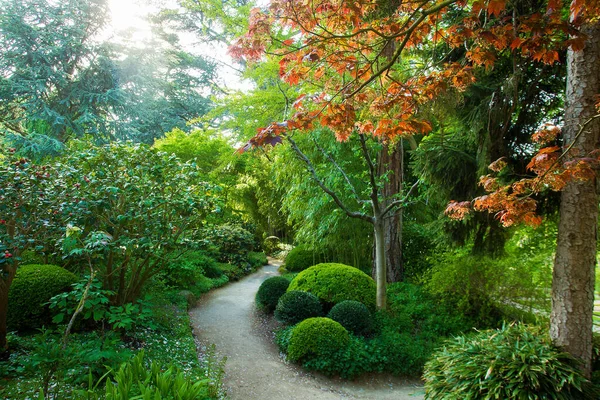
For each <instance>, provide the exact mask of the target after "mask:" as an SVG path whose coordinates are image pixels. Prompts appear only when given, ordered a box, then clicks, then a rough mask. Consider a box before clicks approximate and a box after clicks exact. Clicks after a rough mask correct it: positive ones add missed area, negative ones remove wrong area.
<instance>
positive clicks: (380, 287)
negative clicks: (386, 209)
mask: <svg viewBox="0 0 600 400" xmlns="http://www.w3.org/2000/svg"><path fill="white" fill-rule="evenodd" d="M373 226H374V229H375V269H376V275H375V282H376V283H377V309H378V310H385V308H386V307H387V304H386V303H387V301H386V300H387V296H386V287H387V281H386V276H385V275H386V268H385V239H384V238H385V234H384V229H383V223H382V221H381V219H380V218H378V217H375V220H374V223H373Z"/></svg>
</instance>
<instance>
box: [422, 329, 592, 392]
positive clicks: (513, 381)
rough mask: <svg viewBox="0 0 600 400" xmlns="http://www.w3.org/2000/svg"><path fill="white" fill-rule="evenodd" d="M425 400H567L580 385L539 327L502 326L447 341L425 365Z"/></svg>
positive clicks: (572, 369)
mask: <svg viewBox="0 0 600 400" xmlns="http://www.w3.org/2000/svg"><path fill="white" fill-rule="evenodd" d="M423 377H424V379H425V390H426V398H427V399H436V400H438V399H457V398H460V399H558V400H560V399H573V398H580V397H581V392H582V386H583V385H584V384H585V379H584V378H583V377H582V376H581V375H580V373H579V372H578V369H577V367H576V366H575V361H574V360H573V359H572V358H571V357H570V356H569V355H567V354H565V353H561V352H560V351H558V350H557V349H556V348H554V347H553V346H552V344H551V342H550V339H549V337H548V336H547V335H546V334H544V333H543V332H542V330H541V328H539V327H535V328H532V327H527V326H525V325H522V324H516V325H510V326H504V327H502V329H500V330H488V331H483V332H479V333H476V334H474V335H471V336H465V337H458V338H456V339H453V340H451V341H449V342H448V343H447V344H446V345H445V346H444V347H443V348H442V349H441V350H440V351H438V352H437V353H435V354H434V355H433V357H432V359H431V360H430V361H429V362H428V363H427V364H426V365H425V373H424V374H423Z"/></svg>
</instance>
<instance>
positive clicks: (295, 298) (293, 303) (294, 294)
mask: <svg viewBox="0 0 600 400" xmlns="http://www.w3.org/2000/svg"><path fill="white" fill-rule="evenodd" d="M322 315H323V306H322V305H321V302H320V301H319V299H318V298H317V296H315V295H314V294H312V293H309V292H302V291H298V290H292V291H288V292H287V293H285V294H284V295H283V296H281V298H280V299H279V302H278V303H277V307H276V308H275V319H277V320H278V321H279V322H282V323H284V324H289V325H294V324H297V323H298V322H301V321H304V320H305V319H307V318H313V317H320V316H322Z"/></svg>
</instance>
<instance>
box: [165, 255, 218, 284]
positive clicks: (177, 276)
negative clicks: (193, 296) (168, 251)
mask: <svg viewBox="0 0 600 400" xmlns="http://www.w3.org/2000/svg"><path fill="white" fill-rule="evenodd" d="M221 275H223V272H222V271H221V270H220V269H219V268H217V262H216V261H215V259H213V258H212V257H210V256H209V255H207V254H206V253H205V252H202V251H190V252H187V253H184V254H182V255H181V256H179V257H177V258H173V259H170V260H169V261H168V262H167V264H166V265H165V268H164V270H163V272H162V277H163V279H164V281H165V283H166V284H167V285H169V286H172V287H175V288H178V289H191V288H192V287H193V286H194V285H196V284H197V283H198V281H199V280H201V279H202V278H203V277H206V278H211V279H212V278H218V277H220V276H221Z"/></svg>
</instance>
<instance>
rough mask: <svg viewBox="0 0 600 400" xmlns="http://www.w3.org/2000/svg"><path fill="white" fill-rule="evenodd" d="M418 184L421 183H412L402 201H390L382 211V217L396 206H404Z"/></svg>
mask: <svg viewBox="0 0 600 400" xmlns="http://www.w3.org/2000/svg"><path fill="white" fill-rule="evenodd" d="M419 182H421V181H420V180H417V181H416V182H415V183H413V185H412V186H411V187H410V190H409V191H408V193H406V196H404V197H403V198H402V199H398V200H394V201H392V202H391V203H390V204H389V205H388V206H387V207H386V208H385V210H383V212H382V213H381V216H382V217H385V216H386V215H387V213H389V212H390V211H392V210H393V209H394V207H396V206H398V205H402V206H404V205H405V204H406V200H408V198H409V197H410V196H411V194H412V192H413V191H414V190H415V189H416V188H417V186H418V185H419Z"/></svg>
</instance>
